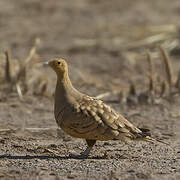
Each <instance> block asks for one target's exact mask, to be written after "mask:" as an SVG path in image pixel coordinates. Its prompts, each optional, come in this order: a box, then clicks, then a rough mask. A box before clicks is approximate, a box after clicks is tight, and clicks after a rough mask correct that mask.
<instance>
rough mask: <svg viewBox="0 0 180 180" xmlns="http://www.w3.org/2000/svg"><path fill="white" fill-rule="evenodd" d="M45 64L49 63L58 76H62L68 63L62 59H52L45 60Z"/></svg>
mask: <svg viewBox="0 0 180 180" xmlns="http://www.w3.org/2000/svg"><path fill="white" fill-rule="evenodd" d="M45 64H46V65H49V66H50V67H51V68H52V69H53V70H54V71H55V72H56V74H57V75H58V76H62V75H63V74H65V72H67V70H68V65H67V63H66V61H65V60H64V59H53V60H51V61H48V62H45Z"/></svg>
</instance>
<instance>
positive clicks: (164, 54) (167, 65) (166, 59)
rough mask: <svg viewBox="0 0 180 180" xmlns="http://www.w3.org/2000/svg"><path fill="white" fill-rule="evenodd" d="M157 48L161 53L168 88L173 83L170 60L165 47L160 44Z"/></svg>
mask: <svg viewBox="0 0 180 180" xmlns="http://www.w3.org/2000/svg"><path fill="white" fill-rule="evenodd" d="M159 49H160V52H161V54H162V60H163V62H164V64H165V71H166V74H167V82H168V85H169V88H171V87H172V85H173V69H172V64H171V60H170V58H169V56H168V53H167V52H166V51H165V49H164V48H163V47H162V46H160V47H159Z"/></svg>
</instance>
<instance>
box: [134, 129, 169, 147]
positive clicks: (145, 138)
mask: <svg viewBox="0 0 180 180" xmlns="http://www.w3.org/2000/svg"><path fill="white" fill-rule="evenodd" d="M139 129H140V130H141V131H142V133H141V138H137V140H143V141H147V142H159V143H162V144H166V145H170V144H168V143H166V142H163V141H161V140H159V139H155V138H153V137H151V133H150V130H149V129H144V128H139Z"/></svg>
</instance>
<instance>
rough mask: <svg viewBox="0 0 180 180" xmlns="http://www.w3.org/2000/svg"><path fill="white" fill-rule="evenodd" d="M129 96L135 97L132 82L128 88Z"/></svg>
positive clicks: (134, 88)
mask: <svg viewBox="0 0 180 180" xmlns="http://www.w3.org/2000/svg"><path fill="white" fill-rule="evenodd" d="M129 95H133V96H136V95H137V93H136V87H135V85H134V83H132V82H131V84H130V87H129Z"/></svg>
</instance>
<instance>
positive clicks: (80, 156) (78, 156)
mask: <svg viewBox="0 0 180 180" xmlns="http://www.w3.org/2000/svg"><path fill="white" fill-rule="evenodd" d="M91 149H92V147H87V148H86V150H85V151H84V152H82V153H81V154H80V155H76V154H69V157H70V158H75V159H87V158H88V155H89V153H90V151H91Z"/></svg>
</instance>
